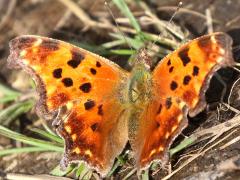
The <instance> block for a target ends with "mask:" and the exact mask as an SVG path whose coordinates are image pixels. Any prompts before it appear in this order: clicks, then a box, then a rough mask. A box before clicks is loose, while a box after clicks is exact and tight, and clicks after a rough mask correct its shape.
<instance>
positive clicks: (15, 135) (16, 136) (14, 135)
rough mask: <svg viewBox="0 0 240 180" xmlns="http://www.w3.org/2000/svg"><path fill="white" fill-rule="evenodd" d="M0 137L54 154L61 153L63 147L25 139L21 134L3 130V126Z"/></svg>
mask: <svg viewBox="0 0 240 180" xmlns="http://www.w3.org/2000/svg"><path fill="white" fill-rule="evenodd" d="M0 135H2V136H5V137H8V138H11V139H14V140H16V141H20V142H23V143H25V144H29V145H32V146H36V147H41V148H45V149H49V150H54V151H56V152H63V151H64V149H63V147H60V146H56V145H55V144H54V143H52V142H48V141H44V140H40V139H35V138H31V137H27V136H25V135H22V134H19V133H16V132H14V131H12V130H9V129H7V128H5V127H4V126H1V125H0Z"/></svg>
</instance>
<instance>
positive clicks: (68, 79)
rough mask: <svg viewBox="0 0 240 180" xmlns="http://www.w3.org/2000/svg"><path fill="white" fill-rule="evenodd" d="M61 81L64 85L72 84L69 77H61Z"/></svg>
mask: <svg viewBox="0 0 240 180" xmlns="http://www.w3.org/2000/svg"><path fill="white" fill-rule="evenodd" d="M62 82H63V84H64V86H65V87H70V86H72V85H73V81H72V79H71V78H64V79H62Z"/></svg>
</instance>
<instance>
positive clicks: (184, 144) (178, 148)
mask: <svg viewBox="0 0 240 180" xmlns="http://www.w3.org/2000/svg"><path fill="white" fill-rule="evenodd" d="M195 141H196V138H194V137H193V138H190V137H188V138H185V139H184V140H183V141H182V142H181V143H180V144H179V145H177V146H176V147H174V148H172V149H170V156H173V155H174V154H176V153H177V152H179V151H181V150H183V149H185V148H186V147H188V146H190V145H191V144H193V143H194V142H195Z"/></svg>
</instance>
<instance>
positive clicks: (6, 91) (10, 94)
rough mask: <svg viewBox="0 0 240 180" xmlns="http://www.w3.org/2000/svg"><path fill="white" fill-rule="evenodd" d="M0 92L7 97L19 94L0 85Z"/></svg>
mask: <svg viewBox="0 0 240 180" xmlns="http://www.w3.org/2000/svg"><path fill="white" fill-rule="evenodd" d="M0 92H1V93H2V94H4V95H8V96H20V95H21V93H20V92H18V91H15V90H13V89H11V88H9V87H7V86H5V85H3V84H1V83H0Z"/></svg>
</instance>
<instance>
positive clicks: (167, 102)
mask: <svg viewBox="0 0 240 180" xmlns="http://www.w3.org/2000/svg"><path fill="white" fill-rule="evenodd" d="M171 106H172V98H167V99H166V108H167V109H170V108H171Z"/></svg>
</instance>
